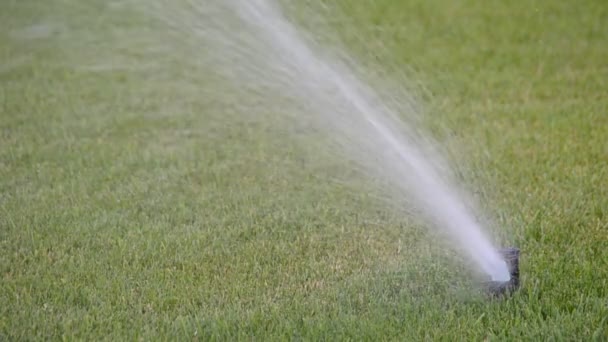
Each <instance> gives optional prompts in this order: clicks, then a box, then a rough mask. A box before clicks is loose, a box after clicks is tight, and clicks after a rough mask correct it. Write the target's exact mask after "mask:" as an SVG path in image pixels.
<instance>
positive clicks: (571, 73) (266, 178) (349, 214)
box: [0, 0, 608, 341]
mask: <svg viewBox="0 0 608 342" xmlns="http://www.w3.org/2000/svg"><path fill="white" fill-rule="evenodd" d="M88 2H89V4H85V3H82V4H81V2H80V1H78V2H77V1H70V0H53V1H48V2H27V1H16V0H13V1H11V0H8V1H3V2H2V4H0V28H1V29H0V277H1V281H0V340H5V339H6V340H31V339H67V340H74V339H83V340H98V339H108V340H116V339H118V340H134V339H142V340H150V339H153V340H155V339H161V340H164V339H172V340H186V339H201V340H210V339H221V340H234V339H246V340H249V339H259V340H268V339H296V340H297V339H306V340H319V339H327V340H341V339H353V340H360V339H366V340H421V339H430V340H436V339H443V340H483V339H493V340H534V341H536V340H550V339H554V340H598V341H600V340H606V339H608V319H607V317H608V293H607V291H608V280H607V279H608V140H607V139H606V137H607V136H608V96H606V90H607V89H608V62H607V61H608V5H607V4H606V3H605V2H604V1H584V2H576V1H554V2H550V1H509V2H505V1H484V2H479V1H446V0H433V1H408V2H405V1H401V2H399V1H389V0H380V1H378V0H376V1H358V2H355V1H346V0H344V1H340V2H328V3H329V4H331V5H330V6H329V7H327V8H326V9H325V10H327V11H329V13H331V14H333V15H334V16H333V18H339V20H334V21H331V23H330V24H331V26H332V27H333V29H335V32H336V33H337V34H338V35H339V36H340V37H341V39H342V40H343V42H344V44H345V45H346V46H348V48H349V49H350V50H351V51H353V53H355V54H357V55H358V56H359V57H360V59H361V60H362V61H364V62H365V61H372V60H374V61H375V63H377V65H379V66H381V68H384V71H385V72H387V73H391V72H397V71H400V70H402V69H407V70H414V71H415V74H416V75H417V76H418V79H417V81H418V82H419V83H420V86H424V87H425V88H426V89H427V92H426V93H425V94H426V95H425V96H426V100H427V103H426V107H427V112H428V117H429V125H431V126H434V125H436V126H441V127H447V128H448V129H449V134H445V135H442V136H440V139H441V140H442V141H444V142H445V143H449V144H454V145H458V146H460V149H459V150H458V153H459V155H461V156H464V157H465V159H463V165H465V166H461V167H463V168H464V169H466V170H468V171H467V173H466V175H465V176H464V178H466V180H465V181H470V182H471V183H475V184H476V188H475V190H476V192H477V194H478V197H479V199H480V200H481V201H482V202H483V203H484V207H486V208H487V211H488V212H489V214H490V215H492V216H493V217H494V218H495V219H496V222H497V223H498V225H499V226H500V229H501V231H502V233H501V234H499V235H501V236H502V238H503V241H504V242H505V243H510V244H514V245H517V246H519V247H520V248H521V249H522V251H523V255H522V260H521V262H522V264H521V267H522V275H523V279H522V280H523V287H522V289H521V291H519V292H517V293H516V294H515V295H514V296H512V297H510V298H508V299H504V300H494V301H490V300H486V299H485V298H484V297H483V296H479V295H477V294H475V293H472V292H471V291H469V290H468V286H469V285H471V284H470V283H469V282H468V281H467V279H466V278H467V277H468V276H466V275H467V274H468V273H466V272H467V271H466V269H465V270H463V269H462V266H461V265H460V263H451V262H450V261H449V259H451V258H458V257H457V256H454V254H453V253H452V252H451V251H443V250H442V247H441V246H439V247H437V246H436V245H435V244H434V243H433V242H432V240H431V238H430V237H429V235H428V234H427V233H425V232H424V230H421V229H419V228H417V227H412V226H411V225H409V224H408V223H407V220H406V219H405V218H403V217H399V215H395V213H392V212H390V211H388V210H383V208H382V207H378V206H377V205H374V204H373V203H370V201H369V200H368V199H367V198H366V196H365V194H357V193H353V192H351V191H346V190H345V189H344V188H342V187H340V186H336V185H335V184H333V183H331V182H326V181H323V180H322V179H323V177H319V176H318V175H319V174H323V173H324V172H328V171H327V170H326V169H325V168H324V167H326V166H327V164H324V163H323V162H316V161H315V160H314V158H312V156H311V155H308V158H301V157H299V156H300V155H301V153H304V152H306V149H305V148H302V147H301V146H299V145H298V144H296V143H295V142H294V143H288V142H283V140H281V139H279V138H280V137H276V136H275V135H273V134H267V133H265V132H267V130H266V129H265V127H264V125H263V123H260V122H257V123H255V124H247V123H246V122H242V121H239V120H235V119H234V118H231V119H230V118H228V119H227V118H225V117H224V116H223V112H222V108H224V106H225V105H227V104H226V103H222V102H221V99H217V98H214V97H212V96H210V95H209V94H207V93H200V92H198V91H197V88H196V85H197V84H196V83H195V82H190V83H188V84H184V83H183V82H181V81H180V77H182V76H184V75H188V73H189V70H184V68H182V67H180V65H179V64H167V65H168V66H164V67H161V68H160V69H159V68H158V67H157V68H156V69H154V70H156V71H155V72H158V70H162V73H161V74H160V75H158V74H155V75H154V76H155V77H151V75H150V74H149V72H148V71H147V70H148V69H146V68H142V69H138V70H135V69H126V70H125V69H116V70H95V69H93V68H87V66H90V65H97V64H103V63H104V62H106V64H107V63H109V62H111V63H110V64H112V63H114V64H121V63H122V64H129V65H131V66H132V65H140V64H141V65H143V66H145V64H146V59H145V54H143V53H140V54H139V55H138V52H137V46H134V47H132V50H129V47H128V46H127V47H125V46H118V47H115V48H114V49H112V48H111V47H112V44H111V43H107V44H105V45H104V44H101V45H96V44H95V42H96V39H97V41H107V42H111V41H112V40H113V39H119V38H120V37H121V34H124V32H134V31H137V30H141V28H142V27H145V25H146V23H147V22H146V20H144V19H143V18H141V17H137V16H136V15H135V14H133V13H130V12H128V11H126V10H117V9H116V8H113V7H112V6H110V5H104V3H105V2H103V1H96V2H94V1H88ZM77 3H79V5H77ZM113 4H118V2H114V3H113ZM115 6H117V5H115ZM307 6H311V5H307ZM304 21H305V20H304ZM138 32H139V31H138ZM370 47H372V48H370ZM159 79H160V80H163V82H159V81H158V80H159ZM201 82H202V81H201ZM229 119H230V120H229ZM438 134H442V133H438ZM308 152H309V153H311V154H312V152H310V151H308ZM454 267H455V268H454ZM459 272H462V273H463V274H464V275H459Z"/></svg>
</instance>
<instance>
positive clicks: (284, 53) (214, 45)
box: [155, 0, 519, 293]
mask: <svg viewBox="0 0 608 342" xmlns="http://www.w3.org/2000/svg"><path fill="white" fill-rule="evenodd" d="M187 3H188V6H189V7H185V8H180V7H179V6H177V7H175V6H176V5H175V3H174V2H161V1H158V2H157V4H156V7H155V9H156V10H157V13H159V16H161V17H163V20H164V21H165V22H167V23H168V24H169V25H170V27H172V28H173V29H175V30H176V31H177V32H180V33H184V34H183V35H181V36H184V37H185V38H182V40H183V41H184V42H188V44H185V46H186V50H185V51H186V52H187V53H185V56H189V52H190V49H196V48H198V46H199V45H200V46H203V47H205V49H204V50H202V51H204V53H202V54H200V55H196V56H197V58H195V59H188V58H185V60H189V61H191V62H192V63H193V64H192V65H193V66H194V67H196V66H199V67H200V66H201V63H202V65H203V66H207V67H210V69H212V70H213V72H214V73H216V74H217V75H220V76H221V77H222V78H223V79H225V80H226V81H228V82H231V83H233V84H235V85H238V87H237V88H238V89H246V90H249V92H247V93H243V94H242V95H243V96H240V95H239V96H237V95H234V96H235V101H234V102H235V104H234V106H235V111H237V113H241V114H243V115H248V116H251V107H250V106H246V105H242V106H241V107H239V104H242V103H243V99H244V98H247V97H249V98H250V99H252V100H254V101H255V103H257V104H261V105H260V107H262V108H263V107H265V106H268V107H280V108H281V110H280V112H281V113H285V115H286V116H285V117H290V118H293V120H294V121H295V122H298V123H299V124H302V126H303V127H309V126H310V127H314V128H315V130H316V131H318V132H320V133H322V135H323V136H324V137H325V138H326V140H327V144H326V149H327V150H329V151H331V152H332V153H333V152H338V155H340V156H342V157H344V158H345V160H348V162H349V163H351V164H353V165H356V166H355V167H356V168H357V170H358V171H360V172H361V174H363V175H365V176H368V177H369V178H370V179H380V180H383V182H382V184H378V186H377V188H376V191H377V193H378V194H379V195H380V196H381V197H382V198H383V199H384V200H385V203H387V205H390V206H395V207H398V208H399V210H403V211H406V212H407V213H408V214H412V215H415V216H417V217H418V218H422V219H423V221H425V222H426V224H427V225H428V226H429V227H434V228H436V229H438V230H440V231H441V232H442V233H445V235H446V236H447V237H448V238H449V239H450V241H451V242H452V243H453V244H454V245H455V246H457V247H460V248H458V249H459V250H461V251H462V252H463V253H464V254H465V256H467V257H468V258H469V261H471V262H472V264H473V265H475V266H476V267H477V268H478V269H479V270H480V271H482V272H483V273H485V274H487V275H488V276H489V277H490V278H491V282H489V285H488V288H489V289H490V292H491V293H505V292H510V291H512V290H514V289H516V288H517V287H518V286H519V269H518V256H519V251H518V250H517V249H507V250H503V251H498V250H497V249H496V248H495V247H494V245H493V244H492V242H491V239H490V238H489V236H487V234H486V232H485V231H484V229H483V228H484V227H482V226H481V224H480V223H479V222H478V220H477V217H479V216H478V215H477V213H476V212H475V210H474V206H471V205H469V204H468V202H469V200H470V198H469V196H467V192H466V191H464V189H462V188H461V186H460V184H458V181H457V180H456V178H455V177H454V175H453V172H452V170H451V167H450V166H449V163H448V162H447V160H445V159H444V158H442V156H441V155H440V153H439V151H440V149H439V148H437V143H436V142H434V140H433V139H432V137H431V136H429V135H428V134H425V132H424V131H423V130H422V128H421V127H419V126H418V125H416V120H415V119H414V117H415V116H416V115H417V108H418V105H417V102H416V101H414V99H413V96H411V94H409V93H408V92H406V91H404V92H403V96H398V97H394V96H392V94H388V96H387V94H384V95H383V94H382V93H381V90H378V89H375V87H371V86H370V85H369V84H367V82H366V81H365V80H366V78H365V77H364V74H365V73H364V72H361V70H359V69H357V67H356V63H354V62H353V61H352V59H351V58H349V56H348V55H345V54H341V53H328V51H326V49H323V47H322V46H321V45H320V44H318V43H317V42H316V40H315V39H312V38H311V37H308V36H305V35H303V34H302V32H301V31H300V30H299V29H298V26H297V25H294V24H293V23H292V21H291V20H290V19H289V17H288V16H286V15H284V14H283V12H282V10H281V6H279V4H278V3H275V1H273V0H216V1H201V2H199V1H188V2H187ZM168 13H169V14H170V13H172V14H171V15H169V14H168ZM192 51H196V50H192ZM200 56H203V57H204V62H201V61H200V60H199V57H200ZM207 71H209V70H207ZM226 96H230V94H228V95H226ZM395 98H399V101H393V100H392V99H395ZM387 99H391V101H385V100H387ZM338 177H340V176H338ZM503 259H504V260H503Z"/></svg>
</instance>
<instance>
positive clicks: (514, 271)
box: [487, 247, 519, 296]
mask: <svg viewBox="0 0 608 342" xmlns="http://www.w3.org/2000/svg"><path fill="white" fill-rule="evenodd" d="M498 252H499V253H500V255H501V256H502V257H503V259H504V261H505V262H506V263H507V267H508V268H509V274H510V275H511V279H509V280H508V281H489V282H487V291H488V292H489V294H490V295H493V296H501V295H505V294H511V293H512V292H514V291H515V290H517V289H518V288H519V249H518V248H514V247H510V248H504V249H501V250H499V251H498Z"/></svg>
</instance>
